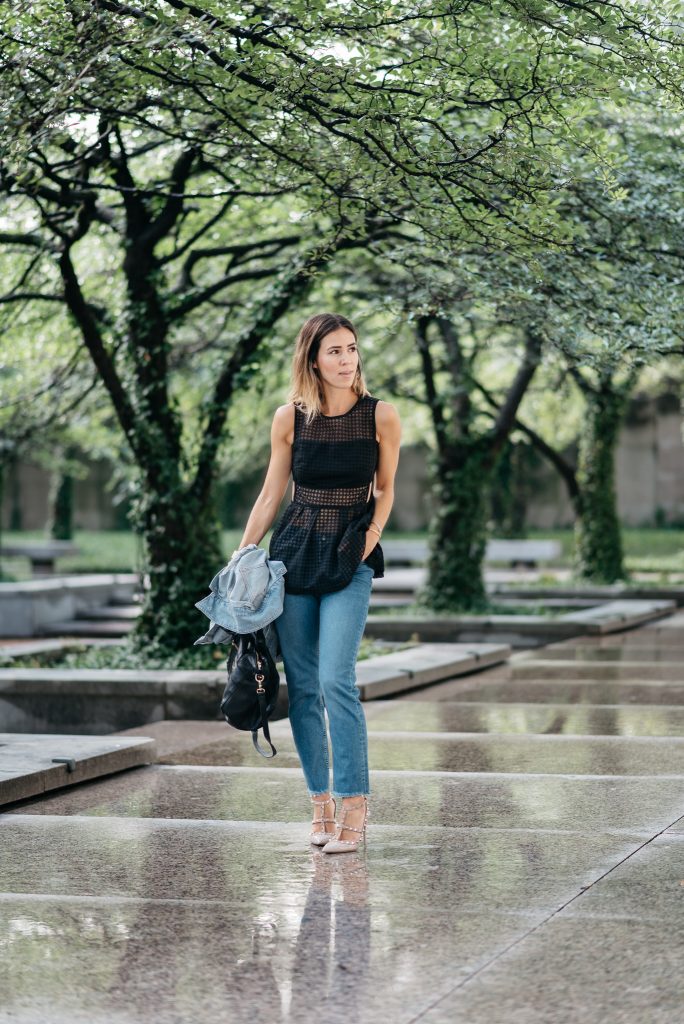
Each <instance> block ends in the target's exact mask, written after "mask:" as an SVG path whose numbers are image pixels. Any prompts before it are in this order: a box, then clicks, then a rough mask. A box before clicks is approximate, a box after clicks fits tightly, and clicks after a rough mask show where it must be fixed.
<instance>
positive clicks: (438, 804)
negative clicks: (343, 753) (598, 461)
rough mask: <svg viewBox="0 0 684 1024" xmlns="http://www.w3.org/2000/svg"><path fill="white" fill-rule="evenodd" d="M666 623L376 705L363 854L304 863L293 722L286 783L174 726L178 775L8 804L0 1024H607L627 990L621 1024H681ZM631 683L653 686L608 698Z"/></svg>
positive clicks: (682, 696) (682, 776) (194, 731)
mask: <svg viewBox="0 0 684 1024" xmlns="http://www.w3.org/2000/svg"><path fill="white" fill-rule="evenodd" d="M680 614H681V613H680ZM673 619H674V620H675V623H676V620H677V617H673ZM666 621H667V620H666ZM666 621H665V622H663V623H659V624H658V626H657V627H649V628H648V629H643V630H639V631H636V632H635V633H633V634H625V635H624V636H623V635H622V634H620V635H617V636H616V635H613V636H611V637H610V638H597V639H596V641H593V642H587V643H585V642H584V640H583V642H582V644H581V645H577V644H575V645H574V647H573V645H560V644H559V645H554V647H553V648H549V649H546V650H540V651H537V652H535V655H534V658H532V659H531V660H530V668H531V669H532V666H533V665H537V666H539V665H540V664H541V663H542V662H544V661H546V662H548V663H549V664H550V665H552V666H555V668H554V670H553V677H552V678H541V679H540V678H535V679H532V678H529V675H528V674H527V673H526V672H525V670H524V662H523V661H522V660H517V662H516V668H515V672H512V671H511V669H510V668H509V669H494V670H491V671H485V672H483V673H481V674H480V675H477V676H471V677H468V678H467V679H460V680H453V681H451V682H447V683H444V684H439V685H438V686H435V687H432V688H430V689H429V690H424V691H422V692H421V693H419V694H414V695H411V697H410V698H409V699H405V700H393V701H387V702H377V703H375V704H372V705H370V706H369V707H368V709H367V712H368V714H367V718H368V725H369V731H370V752H371V761H372V765H373V766H374V771H373V774H372V787H373V794H372V813H373V817H372V825H371V829H370V836H369V844H368V848H367V849H365V848H362V851H361V852H360V853H359V854H346V855H341V856H339V857H334V856H326V855H325V854H322V853H321V852H319V851H314V850H312V849H311V848H310V847H309V846H308V845H307V841H306V837H307V834H308V826H307V821H306V818H307V811H308V800H307V795H306V792H305V790H304V787H303V784H302V780H301V776H300V771H299V768H298V766H297V758H296V755H295V753H294V747H293V746H292V743H291V740H290V738H289V729H288V726H287V723H277V724H276V727H275V729H274V732H275V733H276V734H277V737H278V738H277V745H278V747H279V753H278V761H277V764H278V767H272V766H267V765H266V763H265V762H263V761H261V760H259V759H255V760H253V761H252V760H251V758H252V754H251V744H250V740H249V737H248V736H247V735H242V734H237V733H235V732H229V731H228V730H226V731H225V734H222V735H221V734H219V732H218V730H217V728H216V723H205V726H206V727H204V726H203V723H198V722H193V723H178V722H176V723H168V724H167V723H158V725H157V726H155V727H152V728H151V729H150V734H151V735H158V736H159V738H160V744H162V745H163V749H164V751H165V754H164V760H165V761H166V762H167V763H166V764H163V765H157V766H152V767H149V768H139V769H134V770H132V771H129V772H125V773H121V774H120V775H118V776H113V777H110V778H103V779H100V780H98V781H96V782H92V783H85V784H82V785H79V786H75V787H73V788H71V789H69V790H66V791H64V792H63V793H52V794H48V795H46V796H45V797H42V798H37V799H33V800H30V801H25V802H23V803H21V804H17V805H15V806H14V807H12V808H11V809H9V810H8V811H7V812H6V813H5V814H2V815H0V826H1V827H2V843H0V945H1V947H2V955H1V956H0V991H2V1000H1V1002H0V1022H3V1024H4V1022H7V1024H9V1022H10V1021H11V1022H12V1024H29V1022H30V1024H38V1022H40V1024H43V1022H46V1024H66V1022H67V1021H69V1024H74V1022H75V1024H85V1022H86V1021H87V1022H88V1024H105V1022H106V1024H134V1022H135V1024H137V1022H139V1021H142V1020H145V1021H149V1022H150V1024H186V1022H187V1024H210V1022H211V1024H215V1022H218V1021H221V1022H223V1021H226V1022H230V1024H242V1022H245V1024H246V1022H248V1021H249V1022H250V1024H252V1022H253V1021H254V1020H255V1019H260V1020H264V1021H268V1022H274V1024H277V1022H283V1024H285V1022H293V1024H294V1022H296V1024H299V1022H302V1024H303V1022H309V1021H310V1020H312V1019H316V1020H321V1021H325V1022H333V1024H336V1022H337V1021H340V1022H341V1021H349V1020H353V1021H362V1022H363V1024H373V1022H374V1021H376V1020H377V1021H383V1022H384V1021H386V1020H387V1019H391V1020H392V1021H397V1022H398V1024H409V1022H417V1021H421V1022H425V1024H446V1022H448V1024H453V1022H454V1021H456V1020H462V1021H467V1022H468V1024H492V1022H495V1024H498V1022H501V1024H503V1022H504V1021H505V1022H506V1024H509V1022H512V1024H518V1022H520V1024H523V1022H524V1024H566V1022H567V1024H577V1021H582V1024H599V1022H608V1024H613V1021H615V1022H617V1019H618V1017H617V1016H616V1015H615V1012H614V1011H615V1007H616V1002H615V999H616V986H617V987H618V988H619V992H620V998H619V1020H620V1024H644V1021H648V1022H649V1024H651V1022H657V1024H659V1022H660V1021H663V1022H665V1021H667V1022H668V1024H671V1021H673V1020H677V1019H678V1017H679V1015H680V1009H681V1007H680V1001H681V997H680V991H679V989H680V984H679V979H680V976H681V966H682V959H683V957H682V950H683V949H684V911H682V909H681V901H682V898H683V897H682V893H683V892H684V888H683V887H682V880H681V877H680V876H681V875H682V870H681V861H682V855H684V732H683V730H684V680H683V681H682V683H681V684H680V683H678V682H677V681H676V679H670V680H669V681H668V680H667V679H665V680H663V679H658V678H657V672H658V669H661V670H662V668H663V666H665V665H667V664H668V663H670V664H674V665H676V664H677V662H678V660H679V656H680V653H681V651H684V625H683V626H682V627H677V628H675V627H673V626H670V627H668V626H667V625H666ZM637 632H638V633H639V634H641V636H640V637H639V636H637ZM661 639H662V640H663V642H662V643H661ZM608 640H609V641H610V643H608V642H607V641H608ZM675 641H676V642H675ZM680 648H681V651H680V650H679V649H680ZM674 652H677V653H676V654H675V653H674ZM632 655H633V656H632ZM563 662H568V663H570V669H569V672H566V671H565V669H566V666H565V665H564V664H563ZM628 663H631V664H632V665H633V664H634V663H638V665H639V666H640V668H639V671H640V673H641V674H640V676H639V678H635V679H633V680H610V679H608V678H606V672H605V670H606V668H608V669H610V668H611V667H613V666H615V665H625V664H628ZM577 664H580V665H581V666H582V675H583V678H582V679H579V680H578V679H574V678H573V677H572V674H571V673H572V671H573V669H572V666H576V665H577ZM594 666H595V671H593V667H594ZM532 671H536V670H532ZM587 673H589V675H587ZM530 674H532V673H530ZM514 676H515V677H514Z"/></svg>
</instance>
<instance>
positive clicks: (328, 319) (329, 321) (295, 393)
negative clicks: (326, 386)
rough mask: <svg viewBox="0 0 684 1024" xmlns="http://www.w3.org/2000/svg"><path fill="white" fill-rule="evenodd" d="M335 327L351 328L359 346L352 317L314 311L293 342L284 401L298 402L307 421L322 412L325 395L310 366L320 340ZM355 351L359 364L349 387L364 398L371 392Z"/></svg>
mask: <svg viewBox="0 0 684 1024" xmlns="http://www.w3.org/2000/svg"><path fill="white" fill-rule="evenodd" d="M338 327H346V328H347V330H348V331H351V333H352V334H353V335H354V339H355V341H356V343H357V345H358V341H359V338H358V335H357V333H356V328H355V327H354V325H353V324H352V322H351V320H347V318H346V316H342V315H341V314H340V313H317V314H316V315H315V316H310V317H309V319H308V320H306V321H305V322H304V324H303V325H302V328H301V330H300V332H299V334H298V335H297V340H296V341H295V350H294V354H293V356H292V376H291V381H290V392H289V394H288V396H287V400H288V402H294V403H295V405H298V406H299V408H300V409H301V410H302V411H303V412H305V413H306V419H307V423H309V422H310V421H311V420H312V419H313V418H314V416H316V415H317V414H319V413H320V412H321V411H322V408H323V399H324V398H325V392H324V390H323V384H322V382H321V378H320V374H319V372H318V370H317V369H316V367H315V366H314V365H313V364H314V360H315V359H316V357H317V356H318V350H319V349H320V347H321V342H322V341H323V339H324V338H325V337H326V335H328V334H330V333H331V332H332V331H336V330H337V329H338ZM357 352H358V356H359V364H358V367H357V370H356V375H355V377H354V380H353V381H352V384H351V389H352V391H354V392H355V393H356V394H357V395H358V396H359V397H363V396H364V395H368V394H370V392H369V390H368V388H367V386H366V381H365V378H364V376H363V366H362V364H361V353H360V352H359V350H358V348H357Z"/></svg>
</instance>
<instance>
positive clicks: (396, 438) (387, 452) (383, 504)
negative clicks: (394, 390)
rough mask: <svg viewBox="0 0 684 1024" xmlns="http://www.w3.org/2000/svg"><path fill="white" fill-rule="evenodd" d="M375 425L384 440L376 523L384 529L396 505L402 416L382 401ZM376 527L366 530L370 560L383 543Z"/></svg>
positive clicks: (366, 552) (378, 471) (377, 479)
mask: <svg viewBox="0 0 684 1024" xmlns="http://www.w3.org/2000/svg"><path fill="white" fill-rule="evenodd" d="M375 426H376V427H377V431H378V437H379V438H380V452H379V455H378V468H377V469H376V471H375V489H374V491H373V494H374V495H375V511H374V513H373V523H374V524H375V523H377V525H378V526H379V527H380V529H381V530H382V529H384V527H385V523H386V522H387V520H388V519H389V514H390V511H391V510H392V505H393V504H394V477H395V475H396V472H397V466H398V464H399V446H400V444H401V421H400V419H399V413H398V412H397V410H396V409H395V407H394V406H393V405H392V404H391V403H390V402H378V404H377V405H376V407H375ZM379 540H380V538H379V537H378V534H377V532H376V531H375V528H372V529H370V530H367V531H366V547H365V550H364V552H363V558H367V557H368V555H369V554H370V553H371V551H372V550H373V548H374V547H375V545H376V544H377V543H378V542H379Z"/></svg>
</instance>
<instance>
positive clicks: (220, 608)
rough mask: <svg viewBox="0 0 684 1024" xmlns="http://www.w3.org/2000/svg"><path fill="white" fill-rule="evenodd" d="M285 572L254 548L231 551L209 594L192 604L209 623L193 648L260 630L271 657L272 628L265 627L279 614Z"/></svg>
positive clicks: (212, 583)
mask: <svg viewBox="0 0 684 1024" xmlns="http://www.w3.org/2000/svg"><path fill="white" fill-rule="evenodd" d="M286 572H287V569H286V568H285V565H284V563H283V562H280V561H278V560H277V559H273V558H272V559H269V558H268V556H267V553H266V551H265V550H264V549H263V548H260V547H257V545H256V544H248V545H247V546H246V547H244V548H240V549H239V550H238V551H235V552H234V553H233V557H232V558H231V560H230V562H228V565H226V566H224V568H223V569H221V571H220V572H219V573H217V574H216V576H214V578H213V580H212V581H211V583H210V584H209V588H210V590H211V594H209V595H208V596H207V597H204V598H202V600H201V601H197V603H196V604H195V607H196V608H199V610H200V611H201V612H204V614H205V615H206V616H207V618H208V619H209V620H210V625H209V630H208V631H207V632H206V633H205V634H204V635H203V636H201V637H200V638H199V639H198V640H195V645H197V644H210V643H219V644H220V643H224V642H225V641H226V640H229V639H230V638H231V634H233V633H253V632H254V631H255V630H257V629H263V630H264V635H265V637H266V640H267V642H268V645H269V648H271V651H272V653H273V648H274V646H275V644H274V640H275V628H273V627H271V628H270V629H268V630H267V629H266V627H269V626H271V624H272V623H273V622H274V621H275V619H277V618H278V616H279V615H280V614H281V613H282V610H283V600H284V597H285V582H284V580H283V576H284V575H285V573H286Z"/></svg>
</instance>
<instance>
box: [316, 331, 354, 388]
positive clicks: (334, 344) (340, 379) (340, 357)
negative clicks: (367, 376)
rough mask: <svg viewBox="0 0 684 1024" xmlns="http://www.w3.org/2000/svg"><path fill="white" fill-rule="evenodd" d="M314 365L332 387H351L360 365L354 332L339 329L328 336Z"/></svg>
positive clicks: (322, 342) (322, 343)
mask: <svg viewBox="0 0 684 1024" xmlns="http://www.w3.org/2000/svg"><path fill="white" fill-rule="evenodd" d="M313 365H314V366H316V367H318V372H319V374H320V376H321V379H322V380H323V381H325V383H326V384H329V385H330V386H331V387H333V388H349V387H351V385H352V382H353V380H354V377H355V376H356V369H357V367H358V365H359V352H358V346H357V344H356V338H355V337H354V335H353V334H352V332H351V331H350V330H349V329H348V328H347V327H338V328H336V329H335V330H334V331H331V332H330V334H326V336H325V337H324V338H323V340H322V341H321V344H320V347H319V349H318V355H317V356H316V358H315V359H314V361H313Z"/></svg>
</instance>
